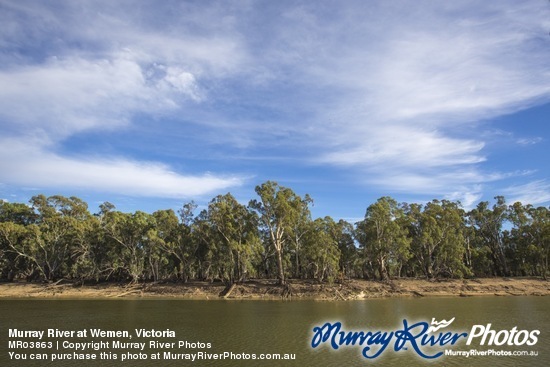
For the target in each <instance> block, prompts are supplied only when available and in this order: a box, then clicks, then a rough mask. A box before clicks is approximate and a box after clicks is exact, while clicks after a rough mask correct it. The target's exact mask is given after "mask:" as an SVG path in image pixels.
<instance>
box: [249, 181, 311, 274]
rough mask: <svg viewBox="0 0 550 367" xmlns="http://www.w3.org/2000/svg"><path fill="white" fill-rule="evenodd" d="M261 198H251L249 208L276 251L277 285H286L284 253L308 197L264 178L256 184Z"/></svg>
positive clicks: (307, 201) (308, 200) (309, 200)
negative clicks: (254, 212) (263, 181)
mask: <svg viewBox="0 0 550 367" xmlns="http://www.w3.org/2000/svg"><path fill="white" fill-rule="evenodd" d="M256 194H258V196H259V197H260V200H252V201H250V203H249V207H250V208H252V209H253V210H255V211H256V212H257V213H258V215H259V221H260V225H261V227H262V228H263V229H264V230H265V231H266V233H267V235H268V238H269V244H270V246H271V247H272V248H273V250H274V251H275V255H276V261H277V272H278V279H279V284H285V280H286V275H285V266H284V260H283V258H284V254H285V251H286V248H287V242H288V241H289V236H290V235H291V233H292V231H293V229H294V228H295V223H296V222H297V221H298V220H299V218H300V217H301V216H302V215H303V213H304V210H305V209H307V207H308V205H309V203H310V202H311V199H310V197H309V195H306V196H305V198H304V199H302V198H301V197H300V196H299V195H297V194H296V193H295V192H294V191H292V190H291V189H289V188H286V187H283V186H279V184H277V183H276V182H273V181H267V182H265V183H263V184H262V185H259V186H256Z"/></svg>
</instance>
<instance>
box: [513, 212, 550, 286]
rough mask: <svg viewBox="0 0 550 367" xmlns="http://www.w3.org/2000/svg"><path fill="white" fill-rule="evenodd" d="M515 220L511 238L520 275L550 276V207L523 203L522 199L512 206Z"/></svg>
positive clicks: (516, 266)
mask: <svg viewBox="0 0 550 367" xmlns="http://www.w3.org/2000/svg"><path fill="white" fill-rule="evenodd" d="M509 213H510V214H509V218H510V221H511V222H512V223H513V225H514V226H513V228H512V229H511V231H510V241H511V242H512V246H513V254H512V255H511V256H510V258H511V260H513V261H514V263H515V270H516V272H517V274H516V275H538V276H542V277H544V279H546V278H547V277H548V270H549V269H548V260H549V255H550V210H549V209H548V208H546V207H542V206H541V207H534V206H532V205H529V204H528V205H523V204H521V203H519V202H516V203H514V204H513V205H511V206H510V207H509Z"/></svg>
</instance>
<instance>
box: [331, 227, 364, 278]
mask: <svg viewBox="0 0 550 367" xmlns="http://www.w3.org/2000/svg"><path fill="white" fill-rule="evenodd" d="M334 236H335V238H336V241H337V242H338V250H339V251H340V261H339V264H340V265H339V266H340V273H341V274H342V276H344V277H348V278H352V277H357V276H359V274H360V273H361V272H360V270H361V265H360V264H359V252H358V249H357V246H356V244H355V238H354V228H353V225H352V224H351V223H349V222H347V221H345V220H343V219H340V220H339V221H338V223H336V226H335V232H334Z"/></svg>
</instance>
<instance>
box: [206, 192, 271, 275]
mask: <svg viewBox="0 0 550 367" xmlns="http://www.w3.org/2000/svg"><path fill="white" fill-rule="evenodd" d="M207 217H208V221H209V223H210V226H211V229H212V230H213V231H214V233H215V235H213V238H215V244H216V247H215V249H216V253H215V254H214V257H215V259H216V261H217V263H218V264H219V265H220V266H219V268H220V269H221V272H220V275H221V277H222V278H223V279H224V280H226V281H229V282H230V283H233V282H235V281H240V280H243V279H244V278H245V277H246V276H247V274H249V273H250V272H253V271H254V265H255V264H256V263H257V262H258V254H259V252H260V240H259V236H258V223H257V222H258V218H257V215H256V213H254V212H251V211H249V210H248V209H247V208H246V206H244V205H242V204H240V203H239V202H238V201H237V200H236V199H235V198H234V197H233V196H232V195H231V194H229V193H228V194H226V195H223V196H222V195H218V196H216V197H215V198H214V199H212V201H211V202H210V204H209V205H208V211H207Z"/></svg>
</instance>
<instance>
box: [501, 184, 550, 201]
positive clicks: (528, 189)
mask: <svg viewBox="0 0 550 367" xmlns="http://www.w3.org/2000/svg"><path fill="white" fill-rule="evenodd" d="M503 195H504V196H505V197H506V200H507V201H508V202H509V203H515V202H518V201H519V202H521V203H523V204H533V205H537V204H543V203H547V202H549V201H550V182H548V180H536V181H532V182H528V183H526V184H521V185H513V186H510V187H507V188H505V189H504V190H503Z"/></svg>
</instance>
